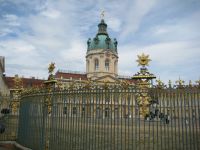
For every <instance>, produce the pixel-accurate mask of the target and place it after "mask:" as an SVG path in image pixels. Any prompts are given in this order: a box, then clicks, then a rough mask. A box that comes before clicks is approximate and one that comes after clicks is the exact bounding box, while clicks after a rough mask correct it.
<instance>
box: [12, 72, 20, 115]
mask: <svg viewBox="0 0 200 150" xmlns="http://www.w3.org/2000/svg"><path fill="white" fill-rule="evenodd" d="M13 80H14V88H13V89H11V90H10V95H11V98H12V101H11V103H10V106H11V109H12V113H13V114H18V113H19V112H18V110H19V105H20V95H21V92H22V90H23V82H22V78H20V77H19V76H18V75H15V77H14V79H13Z"/></svg>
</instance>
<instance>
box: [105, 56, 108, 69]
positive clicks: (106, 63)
mask: <svg viewBox="0 0 200 150" xmlns="http://www.w3.org/2000/svg"><path fill="white" fill-rule="evenodd" d="M105 69H106V71H109V60H108V59H106V61H105Z"/></svg>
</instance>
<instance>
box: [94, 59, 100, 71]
mask: <svg viewBox="0 0 200 150" xmlns="http://www.w3.org/2000/svg"><path fill="white" fill-rule="evenodd" d="M94 70H95V71H97V70H99V60H98V59H95V61H94Z"/></svg>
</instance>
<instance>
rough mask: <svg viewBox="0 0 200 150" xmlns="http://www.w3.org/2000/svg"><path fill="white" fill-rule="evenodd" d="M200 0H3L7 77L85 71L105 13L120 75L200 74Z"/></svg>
mask: <svg viewBox="0 0 200 150" xmlns="http://www.w3.org/2000/svg"><path fill="white" fill-rule="evenodd" d="M199 8H200V0H167V1H164V0H123V1H122V0H32V1H27V0H0V56H5V58H6V72H5V74H6V75H7V76H14V75H15V74H19V75H20V76H24V77H32V76H35V77H38V78H47V76H48V70H47V68H48V64H49V63H50V62H55V63H56V69H62V70H72V71H81V72H85V70H86V67H85V56H86V51H87V40H88V38H93V37H95V35H96V33H97V25H98V23H99V22H100V13H101V11H102V10H104V11H105V17H104V20H105V22H106V23H107V25H108V33H109V35H110V37H111V38H116V39H117V40H118V55H119V68H118V70H119V75H125V76H132V75H133V74H135V73H137V72H138V71H139V67H138V66H137V62H136V59H137V55H139V54H142V53H145V54H149V56H150V59H151V60H152V61H151V62H150V65H149V67H148V68H149V71H150V72H151V73H153V74H155V75H156V76H157V78H160V79H161V80H163V81H164V82H167V81H168V80H172V81H173V82H174V81H175V80H178V79H179V77H180V78H181V79H183V80H185V81H186V83H188V81H189V80H192V81H193V82H194V81H196V80H198V79H200V29H199V28H200V9H199Z"/></svg>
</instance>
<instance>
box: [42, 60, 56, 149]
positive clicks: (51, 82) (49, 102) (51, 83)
mask: <svg viewBox="0 0 200 150" xmlns="http://www.w3.org/2000/svg"><path fill="white" fill-rule="evenodd" d="M54 69H55V63H50V64H49V67H48V71H49V76H48V80H47V81H45V82H44V85H45V89H46V92H47V93H46V98H45V100H44V112H47V116H46V115H45V114H43V116H44V118H43V120H44V122H45V120H46V122H45V123H44V128H43V130H44V132H45V133H44V136H45V150H48V149H49V146H50V132H49V130H50V128H51V113H52V106H53V92H54V90H55V85H56V83H57V80H56V79H55V77H54V75H53V72H54ZM46 110H47V111H46Z"/></svg>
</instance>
